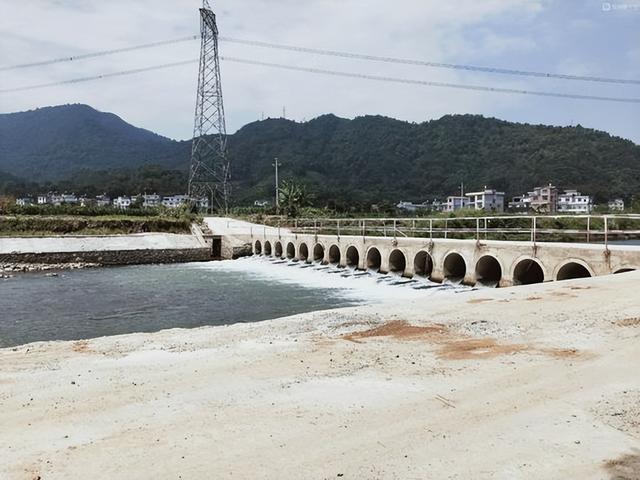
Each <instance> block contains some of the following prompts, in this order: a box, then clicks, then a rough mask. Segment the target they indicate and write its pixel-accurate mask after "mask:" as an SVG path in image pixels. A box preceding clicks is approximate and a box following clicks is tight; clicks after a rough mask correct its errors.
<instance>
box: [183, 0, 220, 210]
mask: <svg viewBox="0 0 640 480" xmlns="http://www.w3.org/2000/svg"><path fill="white" fill-rule="evenodd" d="M200 37H201V44H200V72H199V74H198V94H197V99H196V113H195V122H194V128H193V143H192V147H191V171H190V173H189V195H190V196H191V198H192V201H194V200H195V199H200V198H202V197H206V198H208V199H209V206H210V208H212V209H213V208H216V207H217V209H218V210H222V211H224V212H225V213H226V212H227V210H228V206H229V161H228V159H227V129H226V125H225V120H224V105H223V102H222V83H221V81H220V60H219V57H218V26H217V24H216V16H215V14H214V13H213V11H212V10H211V7H210V6H209V2H208V1H207V0H203V2H202V8H201V9H200Z"/></svg>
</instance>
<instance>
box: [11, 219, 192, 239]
mask: <svg viewBox="0 0 640 480" xmlns="http://www.w3.org/2000/svg"><path fill="white" fill-rule="evenodd" d="M192 221H193V219H192V218H191V217H184V218H172V217H164V216H149V217H137V216H127V215H105V216H94V217H87V216H42V215H15V216H3V217H0V236H4V237H8V236H34V237H35V236H47V235H118V234H132V233H148V232H163V233H189V232H190V227H191V222H192Z"/></svg>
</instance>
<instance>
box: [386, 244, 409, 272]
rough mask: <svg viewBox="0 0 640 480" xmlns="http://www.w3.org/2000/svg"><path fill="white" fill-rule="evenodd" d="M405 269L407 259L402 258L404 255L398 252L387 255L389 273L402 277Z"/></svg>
mask: <svg viewBox="0 0 640 480" xmlns="http://www.w3.org/2000/svg"><path fill="white" fill-rule="evenodd" d="M406 268H407V259H406V258H405V257H404V253H402V252H401V251H400V250H397V249H396V250H394V251H392V252H391V254H389V271H390V272H391V273H397V274H398V275H404V271H405V269H406Z"/></svg>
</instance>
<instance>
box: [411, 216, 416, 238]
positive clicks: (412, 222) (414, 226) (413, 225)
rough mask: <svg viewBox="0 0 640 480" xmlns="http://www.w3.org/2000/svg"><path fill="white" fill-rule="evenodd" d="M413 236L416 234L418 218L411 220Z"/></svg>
mask: <svg viewBox="0 0 640 480" xmlns="http://www.w3.org/2000/svg"><path fill="white" fill-rule="evenodd" d="M411 236H413V237H415V236H416V220H415V219H413V220H412V221H411Z"/></svg>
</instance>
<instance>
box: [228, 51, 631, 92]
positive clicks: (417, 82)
mask: <svg viewBox="0 0 640 480" xmlns="http://www.w3.org/2000/svg"><path fill="white" fill-rule="evenodd" d="M220 58H221V59H222V60H226V61H227V62H234V63H243V64H247V65H259V66H263V67H272V68H281V69H284V70H293V71H298V72H308V73H319V74H322V75H333V76H338V77H351V78H361V79H365V80H375V81H379V82H392V83H404V84H409V85H426V86H430V87H446V88H457V89H461V90H475V91H481V92H496V93H514V94H520V95H537V96H543V97H558V98H573V99H577V100H599V101H605V102H622V103H640V98H624V97H602V96H596V95H579V94H573V93H557V92H545V91H539V90H522V89H517V88H502V87H488V86H484V85H463V84H459V83H448V82H432V81H429V80H412V79H408V78H397V77H386V76H380V75H367V74H364V73H352V72H341V71H336V70H325V69H321V68H310V67H297V66H293V65H284V64H281V63H270V62H261V61H257V60H247V59H243V58H235V57H220Z"/></svg>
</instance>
